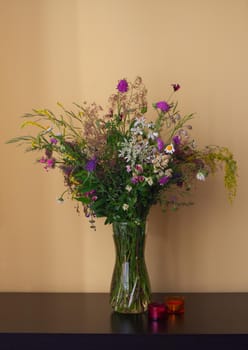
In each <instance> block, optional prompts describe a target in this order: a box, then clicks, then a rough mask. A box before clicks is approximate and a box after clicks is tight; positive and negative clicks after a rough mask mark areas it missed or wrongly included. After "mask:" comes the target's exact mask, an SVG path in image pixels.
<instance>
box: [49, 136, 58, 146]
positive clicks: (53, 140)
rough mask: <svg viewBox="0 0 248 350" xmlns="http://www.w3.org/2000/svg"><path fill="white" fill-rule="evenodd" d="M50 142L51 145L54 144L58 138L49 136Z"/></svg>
mask: <svg viewBox="0 0 248 350" xmlns="http://www.w3.org/2000/svg"><path fill="white" fill-rule="evenodd" d="M50 142H51V144H52V145H56V143H57V142H58V140H57V139H55V138H54V137H51V138H50Z"/></svg>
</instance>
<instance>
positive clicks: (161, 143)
mask: <svg viewBox="0 0 248 350" xmlns="http://www.w3.org/2000/svg"><path fill="white" fill-rule="evenodd" d="M157 145H158V150H159V152H161V151H162V150H163V148H164V142H163V141H162V140H161V139H160V138H159V137H158V138H157Z"/></svg>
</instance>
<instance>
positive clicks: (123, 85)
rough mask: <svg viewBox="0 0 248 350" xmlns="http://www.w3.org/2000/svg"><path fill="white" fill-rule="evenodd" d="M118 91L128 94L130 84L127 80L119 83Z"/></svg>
mask: <svg viewBox="0 0 248 350" xmlns="http://www.w3.org/2000/svg"><path fill="white" fill-rule="evenodd" d="M117 90H118V91H119V92H127V90H128V82H127V81H126V79H122V80H120V81H119V83H118V85H117Z"/></svg>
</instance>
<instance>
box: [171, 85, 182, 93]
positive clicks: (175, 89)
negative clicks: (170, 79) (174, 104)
mask: <svg viewBox="0 0 248 350" xmlns="http://www.w3.org/2000/svg"><path fill="white" fill-rule="evenodd" d="M171 86H172V87H173V90H174V91H175V92H176V91H177V90H179V89H180V87H181V86H180V85H179V84H171Z"/></svg>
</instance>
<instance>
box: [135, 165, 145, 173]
mask: <svg viewBox="0 0 248 350" xmlns="http://www.w3.org/2000/svg"><path fill="white" fill-rule="evenodd" d="M135 170H137V171H138V173H142V172H143V167H142V165H141V164H137V165H135Z"/></svg>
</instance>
